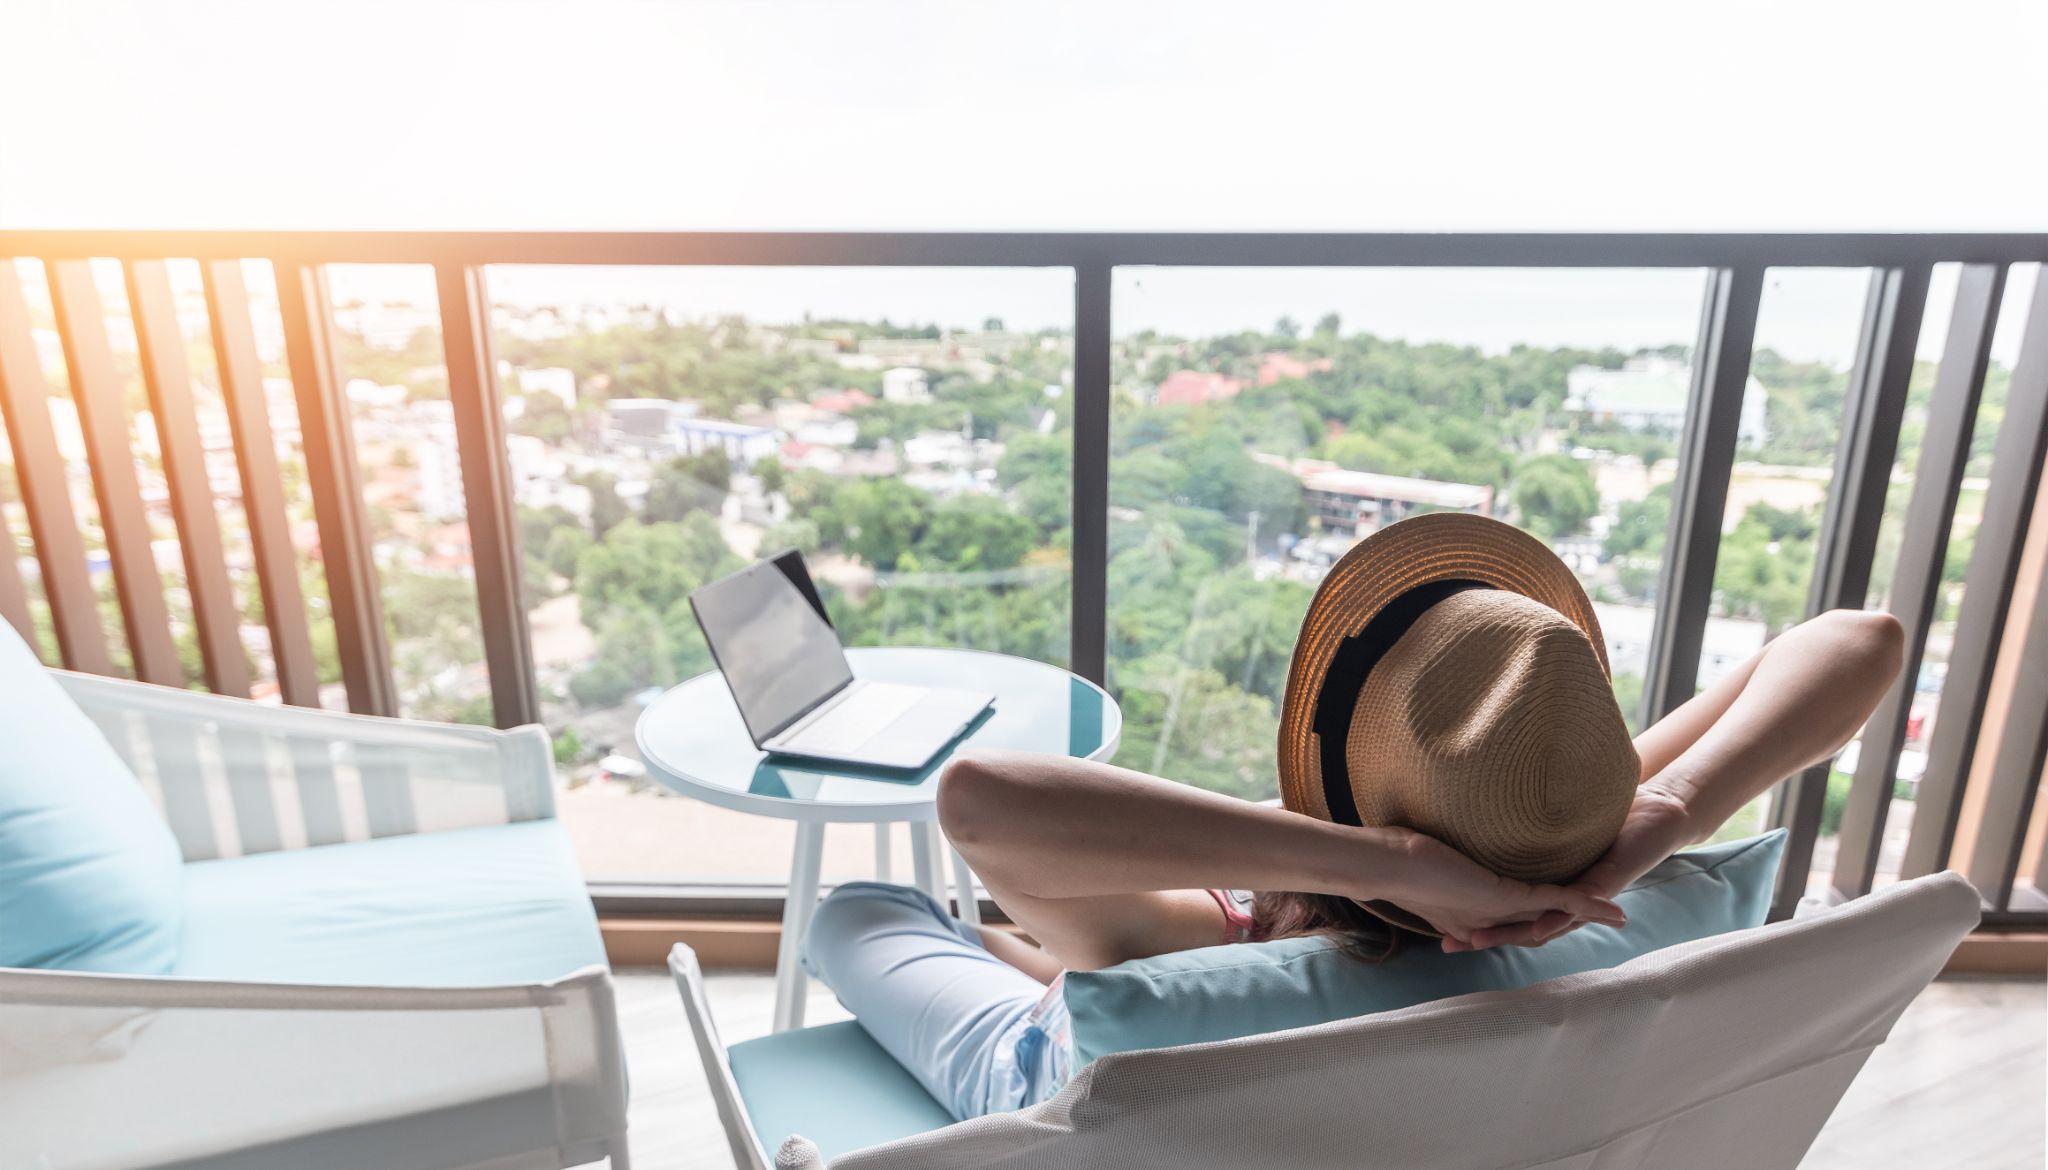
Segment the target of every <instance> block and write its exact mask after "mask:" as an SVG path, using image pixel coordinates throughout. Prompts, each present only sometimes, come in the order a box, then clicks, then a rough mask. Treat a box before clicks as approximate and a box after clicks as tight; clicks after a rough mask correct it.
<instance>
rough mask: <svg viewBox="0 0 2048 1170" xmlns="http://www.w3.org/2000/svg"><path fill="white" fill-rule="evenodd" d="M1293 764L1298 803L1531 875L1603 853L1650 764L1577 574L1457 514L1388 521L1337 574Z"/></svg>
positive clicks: (1313, 658)
mask: <svg viewBox="0 0 2048 1170" xmlns="http://www.w3.org/2000/svg"><path fill="white" fill-rule="evenodd" d="M1279 766H1280V796H1281V800H1282V802H1283V803H1285V804H1286V806H1287V807H1288V808H1290V809H1292V810H1294V811H1295V812H1298V813H1305V814H1307V815H1309V816H1312V817H1317V818H1320V819H1322V820H1326V821H1335V822H1338V823H1340V824H1349V825H1370V826H1382V825H1397V826H1401V827H1404V828H1409V829H1413V830H1415V831H1416V832H1419V833H1426V834H1428V835H1429V836H1432V837H1435V838H1437V839H1438V840H1440V841H1443V842H1444V843H1446V844H1448V845H1450V846H1452V847H1453V848H1455V849H1457V850H1458V851H1459V852H1461V853H1463V854H1464V855H1465V856H1467V857H1469V858H1471V859H1472V860H1473V861H1475V862H1478V863H1479V864H1480V865H1483V866H1485V867H1486V868H1488V869H1490V870H1492V871H1494V872H1495V873H1498V874H1502V875H1504V876H1506V877H1511V878H1517V879H1520V880H1522V881H1527V882H1566V881H1570V880H1571V879H1572V878H1574V877H1576V876H1578V875H1579V874H1580V873H1581V872H1582V871H1584V870H1585V869H1586V868H1587V867H1588V866H1590V865H1592V864H1593V862H1595V861H1597V860H1598V859H1599V858H1600V855H1601V854H1602V853H1604V852H1606V850H1607V847H1608V846H1609V845H1611V844H1612V843H1613V841H1614V837H1615V834H1616V833H1617V832H1619V831H1620V829H1621V822H1622V818H1623V817H1625V816H1626V815H1627V813H1628V808H1629V802H1630V801H1631V800H1632V799H1633V797H1634V794H1635V788H1636V782H1637V780H1638V779H1639V773H1640V768H1641V765H1640V763H1639V761H1638V760H1637V758H1636V753H1635V747H1634V745H1633V744H1631V743H1630V741H1629V734H1628V726H1627V724H1626V723H1625V722H1624V721H1623V719H1622V714H1621V708H1620V706H1619V705H1618V704H1617V703H1616V702H1615V699H1614V692H1613V691H1612V689H1611V688H1610V686H1609V683H1608V667H1607V651H1606V647H1605V644H1604V643H1603V642H1602V640H1601V637H1600V623H1599V620H1598V619H1597V618H1595V617H1594V616H1593V606H1592V603H1591V602H1590V601H1588V600H1587V599H1586V593H1585V590H1583V589H1581V588H1580V587H1579V583H1578V581H1577V580H1576V579H1575V578H1573V576H1572V574H1571V570H1570V569H1568V568H1567V567H1566V566H1565V564H1564V562H1563V561H1560V560H1559V559H1558V558H1557V556H1556V554H1554V553H1552V552H1551V551H1550V550H1549V549H1548V548H1545V547H1544V546H1543V544H1542V543H1541V542H1540V541H1538V540H1536V538H1534V537H1532V536H1530V535H1528V534H1527V533H1524V532H1522V531H1520V530H1519V529H1516V528H1514V527H1512V526H1510V525H1507V524H1503V523H1501V522H1500V521H1498V520H1490V519H1487V518H1486V517H1484V516H1472V515H1467V514H1464V513H1458V512H1440V513H1431V514H1428V515H1423V516H1416V517H1413V518H1410V519H1407V520H1403V521H1401V522H1399V523H1397V524H1392V525H1389V526H1387V527H1386V528H1383V529H1381V530H1380V531H1378V532H1376V533H1374V534H1373V535H1371V536H1368V537H1366V538H1365V539H1364V540H1363V541H1360V542H1359V543H1358V545H1357V546H1355V547H1354V548H1352V550H1351V551H1350V552H1348V553H1346V554H1345V555H1344V557H1343V559H1342V560H1339V561H1338V562H1337V564H1336V566H1335V567H1334V568H1332V569H1331V570H1330V573H1329V575H1328V576H1327V577H1325V578H1324V579H1323V583H1322V585H1321V587H1320V588H1318V589H1317V590H1316V595H1315V599H1314V600H1313V601H1311V602H1310V603H1309V607H1308V615H1307V616H1306V617H1305V618H1303V619H1302V623H1301V637H1300V638H1299V640H1297V641H1296V643H1295V646H1294V661H1293V663H1292V665H1291V666H1290V667H1289V668H1288V672H1287V697H1286V701H1285V703H1284V705H1283V707H1282V710H1281V714H1280V753H1279ZM1366 909H1368V910H1371V911H1372V912H1373V913H1375V914H1378V915H1379V916H1380V917H1382V918H1385V919H1387V920H1388V921H1391V922H1393V923H1395V924H1396V925H1399V926H1405V927H1409V928H1411V929H1419V930H1422V931H1423V932H1424V933H1430V934H1434V933H1435V932H1434V931H1431V930H1429V929H1428V927H1427V925H1426V924H1424V923H1423V922H1422V920H1421V919H1419V918H1417V917H1416V916H1415V915H1413V914H1410V913H1408V912H1407V911H1404V910H1401V909H1399V908H1398V907H1395V906H1391V905H1389V904H1386V903H1381V902H1375V903H1368V904H1366Z"/></svg>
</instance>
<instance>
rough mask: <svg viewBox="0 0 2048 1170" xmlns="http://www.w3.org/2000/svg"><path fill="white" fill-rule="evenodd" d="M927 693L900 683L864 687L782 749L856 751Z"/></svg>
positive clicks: (785, 743)
mask: <svg viewBox="0 0 2048 1170" xmlns="http://www.w3.org/2000/svg"><path fill="white" fill-rule="evenodd" d="M926 693H927V692H926V691H925V689H924V688H923V687H912V686H904V685H902V684H900V683H866V684H863V685H862V686H861V687H860V688H859V689H857V690H855V691H854V692H853V693H852V694H850V695H848V696H846V698H844V699H842V700H840V701H839V703H838V705H837V706H835V707H833V708H832V709H831V710H829V711H827V712H825V713H824V714H823V715H820V716H818V718H817V719H815V720H813V721H812V722H811V725H810V726H809V727H806V728H804V729H803V730H802V731H800V732H798V733H797V734H796V735H794V736H791V737H790V738H788V739H786V740H783V741H782V743H781V744H780V745H779V746H781V747H783V748H786V749H789V750H800V751H811V752H847V751H852V750H853V749H855V748H857V747H859V746H860V745H862V744H864V743H866V742H867V741H868V740H870V739H873V738H874V737H875V736H876V735H877V734H878V733H880V732H881V731H882V729H883V728H885V727H887V726H889V725H890V724H891V723H894V722H895V721H896V720H897V719H898V718H899V717H901V716H902V715H903V713H904V712H906V711H908V710H910V709H911V708H912V707H915V706H917V704H918V702H919V700H921V699H923V698H924V696H925V695H926Z"/></svg>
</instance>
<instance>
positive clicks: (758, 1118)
mask: <svg viewBox="0 0 2048 1170" xmlns="http://www.w3.org/2000/svg"><path fill="white" fill-rule="evenodd" d="M726 1058H727V1059H728V1060H729V1061H730V1062H731V1063H732V1077H733V1080H734V1081H737V1082H738V1083H739V1089H740V1098H741V1099H742V1100H744V1101H745V1102H746V1106H747V1115H748V1116H749V1117H752V1118H753V1119H754V1132H755V1133H756V1134H758V1135H760V1138H761V1141H762V1143H763V1144H765V1145H766V1146H767V1147H768V1149H767V1152H768V1153H769V1154H770V1155H771V1156H772V1155H773V1154H774V1152H775V1147H776V1146H778V1145H780V1144H781V1143H782V1140H783V1139H784V1138H786V1137H788V1136H790V1135H791V1134H802V1135H803V1136H805V1137H807V1138H809V1139H811V1140H812V1141H813V1142H816V1143H817V1145H818V1152H819V1153H821V1154H823V1155H824V1156H825V1157H826V1159H827V1160H830V1159H832V1158H837V1157H838V1156H840V1155H841V1154H844V1153H848V1152H849V1151H852V1150H858V1149H862V1148H864V1147H867V1146H872V1145H878V1144H880V1143H882V1142H889V1141H895V1140H896V1139H897V1138H904V1137H910V1136H911V1135H913V1134H920V1133H926V1132H928V1131H930V1130H934V1129H939V1128H942V1127H944V1126H948V1125H951V1124H953V1115H952V1114H950V1113H947V1112H946V1109H945V1106H943V1105H940V1104H939V1103H938V1102H937V1101H934V1100H932V1097H931V1094H929V1093H927V1092H925V1091H924V1086H922V1085H920V1084H918V1083H917V1080H916V1078H914V1077H912V1076H911V1075H910V1074H909V1073H907V1072H904V1071H903V1066H902V1065H900V1064H897V1063H896V1061H895V1058H893V1057H891V1056H890V1055H889V1054H888V1053H887V1052H884V1051H882V1047H881V1045H879V1044H876V1043H875V1042H874V1040H872V1039H870V1038H869V1036H868V1034H867V1032H865V1031H863V1030H862V1028H861V1026H860V1025H859V1024H856V1023H854V1022H853V1021H851V1020H847V1021H844V1022H841V1023H837V1024H821V1025H819V1026H818V1027H815V1028H799V1029H797V1030H796V1031H794V1032H777V1033H775V1034H774V1035H772V1036H763V1037H761V1038H760V1039H758V1040H748V1041H745V1042H744V1043H740V1044H735V1045H733V1046H732V1047H731V1048H730V1049H728V1050H727V1052H726Z"/></svg>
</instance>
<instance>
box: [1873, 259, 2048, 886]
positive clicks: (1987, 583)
mask: <svg viewBox="0 0 2048 1170" xmlns="http://www.w3.org/2000/svg"><path fill="white" fill-rule="evenodd" d="M2044 455H2048V280H2042V281H2039V282H2037V283H2036V284H2035V286H2034V298H2033V303H2032V304H2031V305H2030V306H2029V308H2028V310H2027V327H2026V337H2025V339H2024V340H2023V341H2022V342H2021V345H2020V356H2019V361H2018V362H2017V363H2016V364H2015V365H2014V367H2013V372H2012V389H2011V391H2010V393H2009V394H2008V395H2007V397H2006V401H2005V419H2004V421H2003V423H2002V424H2001V426H2000V427H1999V432H1998V442H1997V446H1996V447H1994V448H1993V450H1992V454H1991V486H1990V489H1989V490H1988V491H1986V492H1985V493H1984V516H1983V519H1981V520H1980V521H1978V524H1977V535H1976V540H1975V543H1974V544H1973V546H1972V548H1971V550H1970V567H1969V570H1968V571H1967V573H1966V574H1965V575H1964V578H1963V606H1962V611H1961V613H1959V614H1958V615H1957V617H1956V634H1955V643H1954V645H1953V646H1952V647H1951V648H1950V650H1949V659H1948V676H1947V678H1946V679H1945V680H1944V681H1943V683H1942V687H1941V703H1940V705H1939V706H1938V707H1937V708H1936V709H1935V716H1934V732H1933V737H1932V739H1931V740H1930V742H1929V743H1928V748H1927V772H1926V775H1925V776H1923V777H1922V778H1921V780H1920V790H1919V792H1918V793H1917V794H1916V796H1915V798H1914V803H1913V829H1912V832H1911V833H1910V834H1908V836H1907V838H1906V853H1905V857H1904V858H1903V859H1902V860H1901V861H1900V863H1899V876H1900V877H1921V876H1924V875H1926V874H1930V873H1933V872H1935V871H1936V870H1939V869H1942V868H1943V867H1945V866H1946V865H1948V862H1949V849H1950V847H1951V846H1952V845H1954V844H1955V836H1956V826H1957V824H1958V823H1959V822H1960V820H1961V818H1962V807H1963V796H1964V788H1965V780H1966V779H1967V777H1968V776H1969V772H1970V764H1971V761H1972V760H1974V759H1975V758H1976V755H1977V740H1978V736H1979V735H1980V734H1981V733H1982V731H1983V726H1984V701H1985V699H1986V697H1987V696H1988V695H1989V694H1990V692H1991V676H1992V673H1993V671H1994V669H1995V668H1996V667H1997V664H1998V649H1999V646H2000V644H2001V643H2002V642H2003V641H2004V639H2005V629H2006V621H2007V618H2008V616H2009V615H2008V612H2007V611H2008V610H2009V609H2010V607H2011V605H2012V596H2013V585H2014V582H2015V580H2016V579H2017V577H2018V574H2019V563H2020V552H2021V549H2022V548H2023V546H2024V545H2025V544H2026V539H2027V525H2028V521H2029V520H2030V518H2031V516H2032V513H2033V509H2034V495H2035V491H2036V490H2037V489H2038V488H2039V487H2040V483H2041V460H2042V457H2043V456H2044Z"/></svg>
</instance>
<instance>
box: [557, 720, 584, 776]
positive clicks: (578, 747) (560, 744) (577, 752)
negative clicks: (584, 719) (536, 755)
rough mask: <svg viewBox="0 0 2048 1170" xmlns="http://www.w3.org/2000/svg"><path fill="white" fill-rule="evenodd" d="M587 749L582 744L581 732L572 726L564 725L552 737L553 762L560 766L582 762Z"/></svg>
mask: <svg viewBox="0 0 2048 1170" xmlns="http://www.w3.org/2000/svg"><path fill="white" fill-rule="evenodd" d="M588 750H589V749H587V748H585V747H584V746H583V733H582V732H580V731H577V730H576V729H575V728H574V727H564V728H563V729H562V730H561V731H560V732H559V733H558V734H556V735H555V737H554V754H555V763H556V764H557V765H559V766H561V767H564V768H566V767H568V766H569V765H571V764H580V763H582V762H583V757H584V753H585V752H586V751H588Z"/></svg>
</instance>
